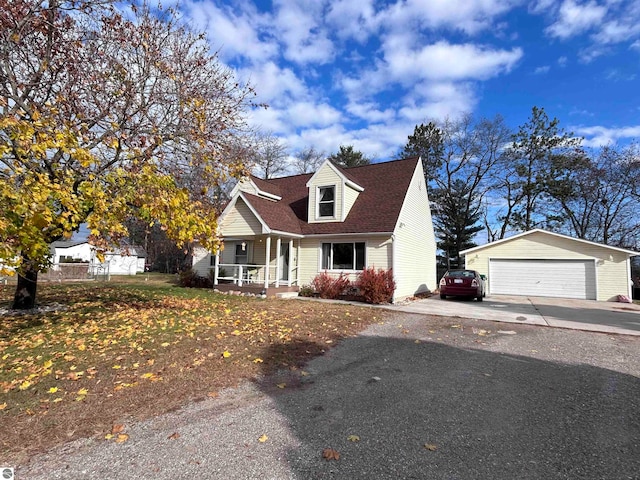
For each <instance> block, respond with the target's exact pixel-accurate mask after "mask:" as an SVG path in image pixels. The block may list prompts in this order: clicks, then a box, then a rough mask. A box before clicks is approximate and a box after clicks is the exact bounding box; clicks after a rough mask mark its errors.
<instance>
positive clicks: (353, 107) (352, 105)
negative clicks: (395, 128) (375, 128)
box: [346, 102, 395, 122]
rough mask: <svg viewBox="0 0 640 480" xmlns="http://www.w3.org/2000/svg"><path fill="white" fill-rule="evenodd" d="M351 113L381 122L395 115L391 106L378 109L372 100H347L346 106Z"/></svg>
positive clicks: (371, 120)
mask: <svg viewBox="0 0 640 480" xmlns="http://www.w3.org/2000/svg"><path fill="white" fill-rule="evenodd" d="M346 110H347V112H349V113H350V114H351V115H353V116H355V117H358V118H361V119H363V120H367V121H370V122H381V121H385V120H387V121H388V120H389V119H392V118H394V117H395V111H394V110H393V109H391V108H387V109H385V110H380V109H379V105H377V104H376V103H374V102H362V103H359V102H349V103H348V104H347V106H346Z"/></svg>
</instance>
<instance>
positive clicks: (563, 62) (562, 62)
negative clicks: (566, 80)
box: [558, 56, 568, 67]
mask: <svg viewBox="0 0 640 480" xmlns="http://www.w3.org/2000/svg"><path fill="white" fill-rule="evenodd" d="M567 61H568V58H567V57H565V56H562V57H560V58H558V65H559V66H561V67H566V66H567Z"/></svg>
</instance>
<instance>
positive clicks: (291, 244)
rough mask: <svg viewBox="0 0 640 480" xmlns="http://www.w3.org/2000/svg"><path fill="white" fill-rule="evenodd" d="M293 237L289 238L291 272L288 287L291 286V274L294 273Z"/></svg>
mask: <svg viewBox="0 0 640 480" xmlns="http://www.w3.org/2000/svg"><path fill="white" fill-rule="evenodd" d="M292 260H293V238H292V239H291V240H289V261H288V262H287V264H288V265H289V272H288V274H287V287H290V286H291V276H292V275H293V261H292Z"/></svg>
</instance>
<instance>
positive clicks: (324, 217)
mask: <svg viewBox="0 0 640 480" xmlns="http://www.w3.org/2000/svg"><path fill="white" fill-rule="evenodd" d="M316 188H317V189H316V219H318V220H335V219H336V212H337V210H338V198H337V195H338V188H337V186H336V185H322V186H319V187H316ZM323 188H332V189H333V200H332V201H331V203H333V215H320V204H321V203H325V204H326V203H329V202H327V201H324V202H322V201H321V200H320V198H321V195H320V192H321V191H322V189H323Z"/></svg>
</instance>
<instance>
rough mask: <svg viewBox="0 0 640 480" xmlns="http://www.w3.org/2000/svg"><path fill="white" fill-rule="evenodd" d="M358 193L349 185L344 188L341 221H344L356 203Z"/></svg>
mask: <svg viewBox="0 0 640 480" xmlns="http://www.w3.org/2000/svg"><path fill="white" fill-rule="evenodd" d="M358 195H359V192H358V191H357V190H355V189H353V188H351V187H350V186H349V185H345V186H344V195H343V198H344V208H343V218H342V220H346V218H347V216H348V215H349V212H350V211H351V207H353V204H354V203H356V199H357V198H358Z"/></svg>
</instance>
